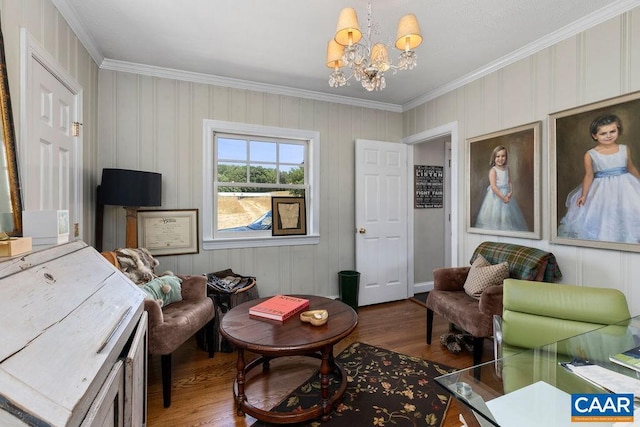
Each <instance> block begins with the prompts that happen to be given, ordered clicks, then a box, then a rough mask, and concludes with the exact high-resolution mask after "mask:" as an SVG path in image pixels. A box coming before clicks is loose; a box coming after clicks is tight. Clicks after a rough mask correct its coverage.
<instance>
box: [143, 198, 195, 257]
mask: <svg viewBox="0 0 640 427" xmlns="http://www.w3.org/2000/svg"><path fill="white" fill-rule="evenodd" d="M138 246H139V247H141V248H147V249H148V250H149V252H150V253H151V255H184V254H197V253H198V252H199V245H198V210H197V209H178V210H150V211H138Z"/></svg>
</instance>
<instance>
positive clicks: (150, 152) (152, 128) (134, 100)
mask: <svg viewBox="0 0 640 427" xmlns="http://www.w3.org/2000/svg"><path fill="white" fill-rule="evenodd" d="M157 81H158V79H157V78H154V77H145V76H137V85H136V90H135V91H134V92H131V93H129V94H128V96H130V99H129V101H130V103H131V104H132V105H134V106H135V111H132V112H131V114H132V115H135V120H136V126H135V127H134V128H131V129H130V131H131V132H132V133H134V134H135V135H132V136H133V137H135V138H136V141H137V143H136V149H137V155H138V160H137V162H136V165H135V167H134V168H132V169H138V170H144V171H152V172H162V171H161V170H159V169H158V163H157V158H158V149H159V145H158V142H157V140H158V128H157V121H158V117H157V114H158V107H157V105H158V101H157V95H158V94H157V92H156V88H157ZM132 148H133V147H132ZM163 180H164V177H163ZM162 193H163V194H162V202H163V204H164V202H165V197H164V196H165V193H164V189H163V192H162Z"/></svg>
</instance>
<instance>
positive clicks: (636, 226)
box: [558, 144, 640, 243]
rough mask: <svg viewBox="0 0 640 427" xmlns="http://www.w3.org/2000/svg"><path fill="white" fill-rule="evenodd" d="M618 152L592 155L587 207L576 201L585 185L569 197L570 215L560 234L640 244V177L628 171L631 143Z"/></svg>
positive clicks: (561, 222) (585, 204)
mask: <svg viewBox="0 0 640 427" xmlns="http://www.w3.org/2000/svg"><path fill="white" fill-rule="evenodd" d="M618 147H619V149H618V152H617V153H614V154H600V153H598V152H597V151H596V150H595V149H593V148H592V149H591V150H589V151H588V153H589V156H591V164H592V166H593V172H594V178H593V183H592V184H591V187H590V188H589V192H588V193H587V199H586V201H585V203H584V205H583V206H577V205H576V201H577V200H578V199H579V198H580V195H581V194H582V184H580V185H579V186H578V187H576V188H574V189H573V190H572V191H571V192H570V193H569V195H568V196H567V201H566V206H567V214H566V215H565V216H564V218H562V219H561V220H560V225H559V226H558V236H561V237H571V238H574V239H588V240H600V241H604V242H620V243H640V180H638V178H636V177H635V176H633V175H632V174H630V173H629V172H628V171H627V156H628V155H627V146H626V145H622V144H621V145H619V146H618Z"/></svg>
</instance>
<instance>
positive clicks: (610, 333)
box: [494, 279, 640, 392]
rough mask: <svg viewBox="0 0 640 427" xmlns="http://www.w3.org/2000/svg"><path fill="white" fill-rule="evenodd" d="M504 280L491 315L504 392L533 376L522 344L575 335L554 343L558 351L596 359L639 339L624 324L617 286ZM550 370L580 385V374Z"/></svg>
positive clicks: (527, 345)
mask: <svg viewBox="0 0 640 427" xmlns="http://www.w3.org/2000/svg"><path fill="white" fill-rule="evenodd" d="M503 286H504V293H503V296H504V298H503V301H504V302H503V313H502V315H501V316H498V315H496V316H494V325H495V337H494V338H495V340H494V343H495V345H494V352H495V353H494V354H495V358H496V373H497V374H498V376H500V377H502V379H503V386H504V390H505V392H510V391H514V390H517V389H519V388H521V387H523V386H525V385H528V384H531V383H533V382H534V381H535V380H537V379H534V378H533V376H534V375H536V371H537V370H535V369H533V363H534V360H533V356H532V355H531V354H529V353H523V350H526V349H531V348H538V347H541V346H543V345H546V344H550V343H554V342H557V341H560V340H565V339H566V338H570V337H573V338H571V339H570V340H567V341H561V342H559V343H558V344H557V346H556V351H557V353H558V356H559V357H562V355H566V356H567V357H569V358H572V356H571V355H580V357H581V358H584V359H588V360H590V361H592V362H594V363H598V362H606V361H608V358H609V356H610V355H611V354H614V353H617V352H620V351H625V350H628V349H629V348H633V347H635V346H636V345H638V344H637V340H638V339H640V337H634V336H633V334H632V333H631V332H630V331H629V330H628V328H627V327H626V323H625V321H626V320H627V319H629V317H630V313H629V309H628V306H627V300H626V297H625V296H624V294H623V293H622V292H620V291H619V290H617V289H610V288H599V287H587V286H576V285H566V284H555V283H534V282H530V281H526V280H514V279H507V280H505V281H504V285H503ZM596 329H597V330H598V331H597V334H590V336H589V337H588V338H587V337H583V336H582V335H581V334H583V333H585V332H588V331H593V330H596ZM516 355H517V356H516ZM509 356H511V357H509ZM502 358H504V359H502ZM559 361H560V360H553V361H552V362H553V363H552V365H555V366H556V367H557V366H558V362H559ZM552 374H553V375H555V378H556V379H557V381H559V383H560V382H562V383H565V384H566V383H567V382H571V383H572V384H573V383H575V384H576V386H577V387H578V386H580V381H581V380H577V381H575V379H572V378H571V377H572V375H568V374H567V372H566V371H565V370H564V368H559V369H556V370H554V371H553V373H552ZM538 379H539V378H538ZM575 390H580V388H575ZM583 392H589V389H588V388H586V389H585V390H584V391H583Z"/></svg>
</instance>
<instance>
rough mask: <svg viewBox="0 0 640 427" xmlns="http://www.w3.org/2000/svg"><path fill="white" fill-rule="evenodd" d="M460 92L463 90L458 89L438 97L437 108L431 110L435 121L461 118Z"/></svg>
mask: <svg viewBox="0 0 640 427" xmlns="http://www.w3.org/2000/svg"><path fill="white" fill-rule="evenodd" d="M459 94H461V91H459V90H456V91H452V92H449V93H446V94H444V95H443V96H441V97H439V98H438V100H437V104H436V105H437V108H433V109H431V110H430V111H429V114H430V116H431V117H430V118H431V120H432V121H433V123H451V122H455V121H456V120H459V114H458V113H459V111H458V110H459V105H460V103H459V99H458V95H459ZM434 104H435V103H434Z"/></svg>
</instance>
